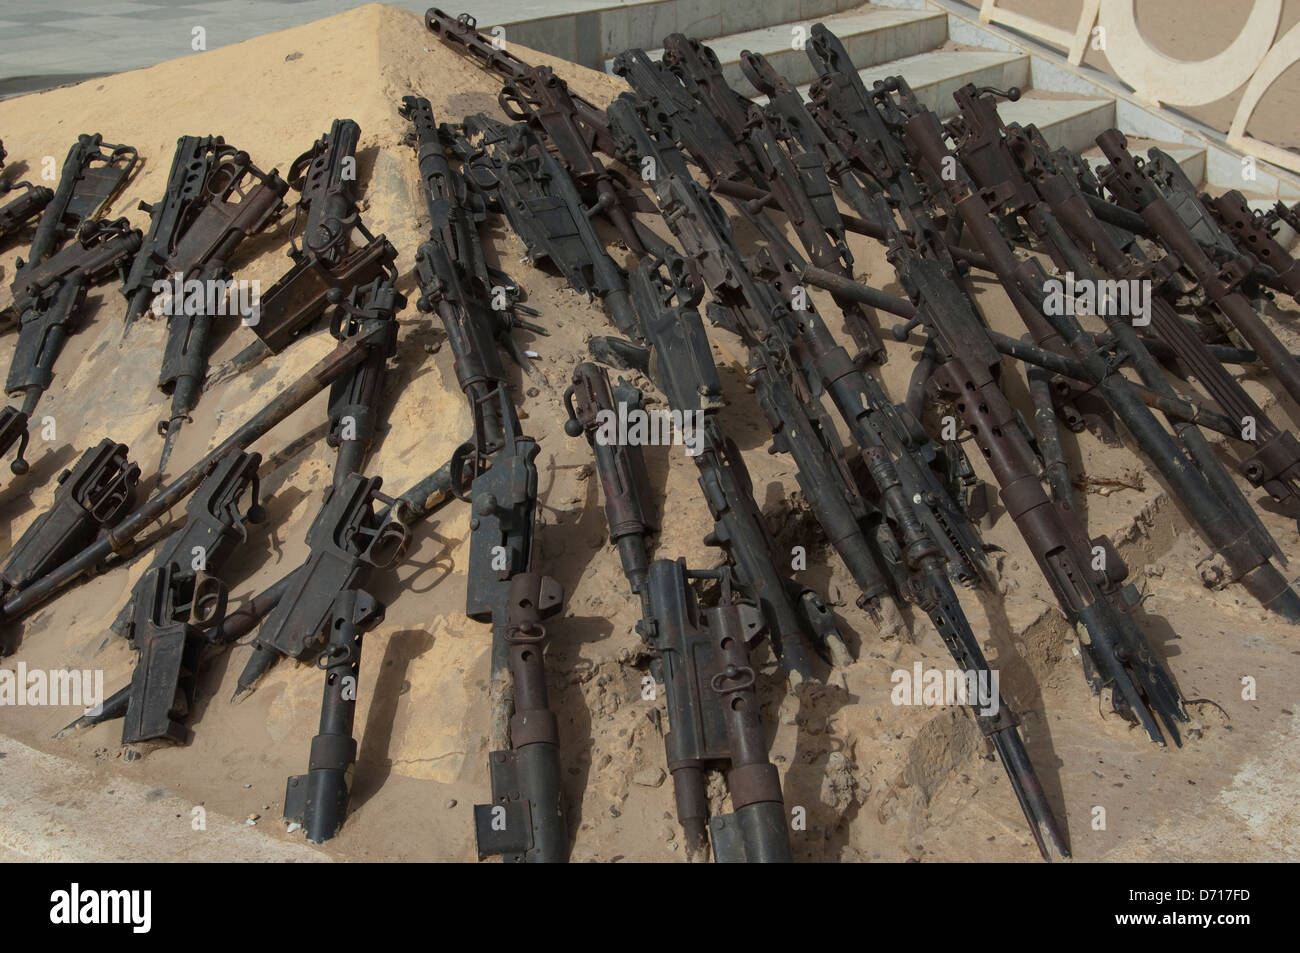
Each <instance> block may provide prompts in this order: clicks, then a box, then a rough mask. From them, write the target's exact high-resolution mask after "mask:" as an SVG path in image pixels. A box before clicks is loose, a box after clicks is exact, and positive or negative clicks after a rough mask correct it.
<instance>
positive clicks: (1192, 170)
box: [1082, 136, 1205, 188]
mask: <svg viewBox="0 0 1300 953" xmlns="http://www.w3.org/2000/svg"><path fill="white" fill-rule="evenodd" d="M1128 140H1129V141H1128V149H1129V152H1131V153H1133V154H1134V155H1138V156H1145V155H1146V154H1147V150H1148V149H1150V148H1151V147H1152V146H1156V147H1158V148H1159V149H1160V150H1162V151H1163V152H1167V153H1169V155H1171V156H1173V158H1174V161H1175V162H1177V163H1178V165H1179V166H1180V167H1181V168H1182V170H1183V172H1184V173H1186V175H1187V178H1189V179H1191V181H1192V184H1193V185H1195V186H1196V187H1197V188H1200V187H1202V186H1203V185H1204V184H1205V147H1204V146H1189V145H1185V144H1183V143H1178V142H1156V141H1155V140H1152V139H1136V138H1134V137H1133V136H1129V137H1128ZM1082 155H1083V158H1084V161H1086V162H1087V163H1088V165H1090V166H1092V168H1093V169H1094V170H1096V169H1097V168H1098V167H1100V166H1103V165H1106V164H1107V162H1106V157H1105V156H1104V155H1102V152H1101V149H1100V148H1099V147H1098V146H1097V145H1096V144H1095V143H1094V144H1093V145H1092V146H1091V147H1090V148H1088V149H1085V150H1083V151H1082Z"/></svg>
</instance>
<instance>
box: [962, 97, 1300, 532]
mask: <svg viewBox="0 0 1300 953" xmlns="http://www.w3.org/2000/svg"><path fill="white" fill-rule="evenodd" d="M960 102H961V100H960V99H959V103H960ZM968 108H969V110H970V111H974V110H980V111H981V114H982V115H983V116H984V117H986V118H985V120H984V121H983V125H984V126H985V127H989V126H990V122H989V120H990V119H991V118H993V117H990V116H989V113H988V111H989V110H991V109H993V106H992V103H991V102H990V101H988V100H986V99H985V98H984V97H979V98H978V99H976V98H971V99H970V100H969V107H967V106H966V105H963V113H962V115H963V116H964V115H966V113H967V111H968ZM1002 132H1003V138H1004V139H1005V141H1006V146H1007V150H1008V151H1007V154H1006V156H1005V158H1004V159H1003V161H1001V162H998V163H997V164H996V165H994V166H993V168H994V169H996V170H998V171H996V172H995V173H994V174H995V175H1005V176H1015V175H1019V176H1021V177H1022V179H1023V180H1024V181H1027V182H1028V183H1029V184H1030V185H1031V186H1032V188H1033V189H1034V190H1035V193H1036V194H1035V195H1033V196H1031V201H1030V202H1029V204H1028V205H1026V206H1025V213H1024V214H1025V215H1026V221H1027V222H1029V224H1030V227H1031V229H1034V230H1035V231H1036V232H1037V233H1038V234H1039V235H1041V236H1042V237H1043V238H1044V239H1045V240H1047V242H1048V245H1049V248H1053V249H1057V251H1056V254H1057V255H1059V256H1060V257H1061V259H1062V262H1063V264H1064V265H1065V267H1066V268H1067V269H1070V270H1072V271H1074V272H1075V274H1077V275H1079V276H1080V277H1083V278H1085V279H1088V280H1093V281H1096V280H1097V279H1098V277H1099V276H1097V275H1096V274H1095V273H1094V272H1093V270H1092V268H1091V266H1090V264H1089V261H1088V260H1087V258H1085V257H1084V256H1087V257H1089V258H1095V260H1096V261H1097V263H1098V264H1099V265H1100V266H1101V268H1103V269H1105V271H1106V272H1107V273H1109V274H1110V275H1111V276H1113V277H1114V278H1117V279H1120V280H1124V281H1147V282H1149V283H1150V285H1151V287H1152V298H1151V324H1152V328H1153V329H1154V330H1155V332H1156V333H1157V334H1158V335H1159V338H1157V339H1146V338H1139V337H1137V336H1136V334H1135V333H1134V332H1133V330H1132V328H1131V327H1129V326H1128V325H1127V324H1126V323H1124V322H1122V321H1119V320H1117V319H1116V318H1115V316H1113V315H1107V316H1106V317H1107V318H1108V319H1109V320H1108V324H1109V325H1111V326H1112V327H1113V329H1114V333H1115V340H1116V341H1117V342H1118V344H1119V346H1120V348H1121V349H1122V350H1123V352H1124V353H1125V355H1127V356H1130V357H1131V358H1132V359H1133V360H1134V366H1135V367H1136V368H1137V370H1138V371H1139V373H1140V374H1141V376H1142V378H1143V380H1144V381H1145V382H1147V383H1148V384H1149V385H1151V386H1153V387H1155V388H1157V389H1158V390H1159V391H1160V392H1162V393H1164V394H1166V395H1169V396H1172V395H1173V391H1172V389H1170V388H1169V387H1168V385H1167V384H1164V382H1163V378H1162V376H1161V374H1160V371H1159V369H1158V368H1156V367H1155V366H1154V362H1153V361H1152V360H1151V358H1152V357H1157V356H1158V353H1157V349H1156V348H1155V347H1154V344H1155V343H1156V342H1157V341H1158V342H1163V343H1164V344H1165V345H1167V346H1168V347H1169V349H1170V351H1171V352H1172V355H1173V356H1174V357H1175V358H1177V360H1178V361H1179V362H1180V363H1181V364H1182V365H1183V366H1185V367H1186V368H1188V369H1190V370H1191V371H1192V373H1193V374H1195V376H1196V379H1197V380H1198V381H1199V382H1200V384H1201V386H1202V387H1204V388H1205V390H1206V391H1207V392H1208V393H1209V394H1210V396H1212V397H1213V398H1214V399H1215V401H1216V402H1217V403H1218V404H1219V406H1220V407H1223V408H1224V409H1225V410H1226V411H1227V412H1228V413H1229V415H1230V416H1231V417H1232V418H1233V419H1234V420H1235V421H1237V422H1238V423H1240V422H1241V421H1243V420H1245V419H1247V418H1250V419H1253V420H1254V421H1255V422H1256V439H1255V441H1252V444H1253V449H1254V453H1253V454H1252V455H1251V456H1250V457H1249V458H1248V459H1246V460H1245V461H1243V462H1242V463H1241V470H1242V473H1243V474H1244V475H1245V476H1246V478H1247V479H1248V480H1249V481H1250V482H1251V484H1252V485H1254V486H1260V487H1263V488H1264V489H1265V490H1267V491H1268V493H1269V494H1270V495H1271V496H1272V497H1273V499H1274V500H1276V501H1278V502H1286V503H1288V504H1289V505H1292V506H1294V502H1292V501H1295V500H1296V499H1297V489H1298V486H1297V483H1296V479H1297V477H1300V443H1297V441H1296V439H1295V437H1294V436H1293V435H1292V434H1291V433H1290V432H1289V431H1282V430H1279V428H1278V427H1277V426H1276V425H1275V424H1274V423H1273V422H1272V420H1271V419H1270V418H1269V416H1268V414H1267V413H1266V412H1265V411H1264V410H1263V409H1262V408H1261V407H1260V406H1259V405H1258V404H1257V403H1256V402H1255V400H1254V398H1252V397H1251V396H1250V395H1249V394H1248V393H1246V391H1245V389H1244V388H1242V386H1241V384H1240V383H1239V382H1238V381H1237V379H1236V378H1235V377H1233V376H1232V375H1231V374H1229V373H1228V372H1227V371H1226V370H1225V369H1224V367H1223V364H1222V363H1221V361H1222V358H1221V357H1220V356H1219V354H1217V353H1216V351H1215V349H1214V348H1212V347H1211V346H1210V345H1208V344H1206V343H1205V342H1204V341H1203V340H1202V339H1201V337H1200V335H1198V334H1197V333H1196V332H1195V331H1194V330H1193V329H1192V328H1190V327H1189V326H1188V325H1187V324H1186V323H1185V322H1184V321H1183V320H1182V319H1181V318H1180V317H1179V316H1178V314H1177V313H1176V312H1175V311H1174V310H1173V307H1172V306H1171V305H1170V303H1169V302H1168V300H1167V299H1166V298H1165V297H1164V296H1163V295H1158V294H1157V290H1158V289H1160V288H1161V286H1162V285H1163V284H1164V283H1165V282H1164V278H1165V276H1167V275H1169V274H1170V273H1171V271H1172V269H1173V268H1174V267H1176V263H1175V262H1172V261H1170V260H1169V259H1164V260H1161V261H1158V262H1155V261H1151V260H1150V259H1145V260H1135V259H1134V258H1133V257H1132V256H1130V255H1129V254H1127V253H1126V252H1125V250H1124V249H1123V247H1121V245H1119V244H1118V243H1117V241H1116V240H1115V238H1114V236H1113V230H1112V229H1108V228H1107V227H1106V226H1105V224H1104V223H1102V222H1101V221H1099V220H1098V219H1097V218H1096V217H1095V216H1094V215H1093V212H1092V209H1091V208H1090V207H1089V206H1088V203H1087V201H1086V193H1084V192H1083V191H1082V190H1081V189H1080V187H1079V186H1078V184H1077V182H1076V180H1074V179H1073V177H1071V176H1070V175H1068V174H1067V170H1064V169H1062V168H1061V164H1060V163H1061V157H1060V155H1059V154H1058V153H1055V152H1052V151H1051V150H1049V149H1048V148H1047V145H1046V143H1045V142H1043V140H1042V136H1041V134H1040V133H1039V132H1038V130H1037V128H1035V127H1034V126H1027V127H1023V128H1022V127H1020V126H1016V125H1013V126H1010V127H1003V128H1002ZM974 138H975V137H974V135H973V134H970V133H968V134H966V135H964V136H962V137H961V138H959V139H958V143H959V146H958V154H959V155H961V157H962V160H963V163H964V164H965V165H966V167H967V169H968V171H970V172H971V173H972V174H973V175H975V176H976V181H977V182H980V184H981V185H984V186H985V187H988V186H987V185H985V183H986V182H988V181H995V179H993V178H992V177H991V176H986V177H984V179H983V181H981V175H980V165H979V164H973V163H972V162H971V161H969V160H968V159H967V158H966V155H967V154H969V153H971V152H973V151H975V150H977V149H980V148H982V147H979V146H974V145H973V142H974ZM982 138H983V137H981V139H982ZM1039 199H1041V202H1042V205H1045V206H1046V208H1043V207H1042V206H1040V205H1037V201H1038V200H1039ZM1067 235H1068V239H1070V240H1072V242H1071V241H1070V240H1067V237H1066V236H1067ZM1148 351H1149V352H1150V355H1151V356H1150V357H1148V356H1147V354H1146V352H1148ZM1185 427H1186V425H1176V426H1175V430H1176V431H1177V432H1178V433H1179V436H1180V438H1182V439H1183V443H1184V446H1186V447H1187V448H1188V450H1189V452H1191V453H1192V455H1193V457H1194V458H1195V459H1196V461H1197V464H1198V465H1199V466H1200V467H1201V469H1202V471H1203V472H1204V473H1205V474H1206V477H1207V479H1211V480H1212V481H1213V482H1214V483H1215V490H1216V492H1217V493H1218V494H1219V496H1220V498H1221V499H1223V500H1224V502H1225V504H1227V505H1229V506H1230V507H1232V508H1233V510H1234V512H1235V513H1236V514H1237V516H1238V518H1239V519H1241V520H1242V521H1243V523H1245V524H1246V525H1247V526H1253V527H1254V529H1255V534H1256V536H1257V538H1258V539H1259V540H1261V543H1262V545H1265V546H1268V547H1270V548H1272V549H1273V550H1274V551H1277V545H1276V543H1274V542H1272V541H1271V538H1270V537H1269V535H1268V533H1267V531H1266V530H1264V529H1263V527H1262V525H1260V524H1259V520H1258V517H1257V516H1256V515H1255V513H1254V511H1253V510H1251V508H1250V507H1249V505H1248V504H1245V501H1244V499H1243V498H1242V497H1241V495H1240V493H1239V492H1238V491H1237V490H1236V487H1235V485H1232V484H1231V481H1226V482H1225V478H1224V476H1223V475H1222V467H1221V466H1220V465H1219V462H1218V460H1217V458H1215V457H1214V455H1213V453H1212V452H1211V451H1209V450H1208V448H1207V447H1205V446H1204V444H1205V440H1204V438H1203V437H1201V436H1200V435H1199V434H1198V433H1194V432H1192V431H1188V430H1186V429H1184V428H1185ZM1230 436H1233V437H1234V438H1237V439H1240V438H1241V436H1242V431H1241V430H1240V429H1239V428H1234V430H1233V433H1231V434H1230Z"/></svg>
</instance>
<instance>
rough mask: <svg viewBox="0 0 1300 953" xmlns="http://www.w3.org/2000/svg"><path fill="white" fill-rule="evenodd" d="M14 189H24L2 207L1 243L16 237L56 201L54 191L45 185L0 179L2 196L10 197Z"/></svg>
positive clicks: (0, 206) (0, 213) (0, 219)
mask: <svg viewBox="0 0 1300 953" xmlns="http://www.w3.org/2000/svg"><path fill="white" fill-rule="evenodd" d="M14 189H22V192H21V193H19V195H18V196H17V197H16V198H13V199H10V200H9V201H8V202H6V203H5V204H4V205H0V242H3V241H5V240H7V239H8V238H9V237H10V236H11V235H16V234H17V233H18V232H19V231H21V230H22V229H23V228H24V227H25V226H26V225H27V223H28V222H30V221H31V220H32V219H34V218H36V216H38V215H40V214H41V210H42V209H44V208H45V206H47V205H49V204H50V202H51V201H53V199H54V191H53V190H52V189H47V188H45V187H44V186H43V185H33V184H32V183H30V182H11V181H9V180H8V179H0V195H8V194H9V193H10V192H12V191H13V190H14Z"/></svg>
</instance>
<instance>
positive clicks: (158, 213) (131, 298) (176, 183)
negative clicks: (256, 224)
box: [122, 136, 238, 333]
mask: <svg viewBox="0 0 1300 953" xmlns="http://www.w3.org/2000/svg"><path fill="white" fill-rule="evenodd" d="M237 152H238V150H236V149H235V147H234V146H228V145H226V143H225V140H223V139H222V138H221V137H220V136H215V137H214V136H181V137H180V138H179V139H177V140H176V151H175V153H173V155H172V165H171V171H170V172H169V173H168V174H167V187H166V189H165V190H164V191H163V195H162V198H160V199H159V200H158V201H157V202H155V203H154V204H153V205H146V204H145V203H144V202H141V203H140V210H141V211H143V212H148V213H149V231H148V233H147V234H146V235H145V237H144V241H143V242H142V243H141V245H140V251H139V253H137V255H136V256H135V259H134V260H133V261H132V262H131V270H130V271H129V272H127V275H126V280H125V281H124V282H123V283H122V294H123V295H124V296H125V297H126V300H127V311H126V324H125V327H124V329H123V331H124V333H125V331H128V330H130V327H131V325H132V323H133V322H134V321H135V319H136V318H138V317H139V316H140V315H141V314H142V313H143V312H144V310H145V309H146V308H147V307H148V305H149V302H150V301H151V300H152V299H153V297H154V290H153V289H154V285H155V283H156V282H157V281H159V280H160V279H162V278H164V277H165V276H166V275H167V266H168V264H170V263H171V261H172V256H173V254H174V252H175V251H176V247H177V245H178V244H179V242H180V240H181V237H182V236H183V235H184V234H185V231H186V230H187V229H188V228H189V226H190V225H191V224H192V223H193V221H194V218H195V216H196V215H197V214H198V212H199V210H200V209H201V208H202V206H203V203H204V202H205V201H206V199H207V195H208V193H207V191H206V190H207V187H208V185H209V175H210V174H211V172H212V169H213V166H214V165H215V164H216V163H217V162H218V161H219V160H220V159H221V158H223V157H225V156H230V157H233V156H235V155H236V154H237Z"/></svg>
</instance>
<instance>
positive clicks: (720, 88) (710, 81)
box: [664, 33, 885, 363]
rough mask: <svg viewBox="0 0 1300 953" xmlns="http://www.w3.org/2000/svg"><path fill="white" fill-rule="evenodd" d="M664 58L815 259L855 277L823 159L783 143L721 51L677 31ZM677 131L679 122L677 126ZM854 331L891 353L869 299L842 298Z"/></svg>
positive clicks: (874, 350)
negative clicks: (726, 73) (731, 81)
mask: <svg viewBox="0 0 1300 953" xmlns="http://www.w3.org/2000/svg"><path fill="white" fill-rule="evenodd" d="M664 63H665V65H667V66H668V67H669V68H670V69H671V70H672V71H673V72H674V73H676V74H677V76H678V77H680V78H681V80H682V82H683V84H684V85H685V86H686V88H687V89H688V90H690V92H691V93H692V94H693V95H694V96H695V97H696V98H697V99H698V100H700V101H701V102H703V103H705V104H707V106H708V108H709V110H710V112H712V114H713V116H714V118H715V119H717V120H718V122H719V123H720V124H721V125H722V127H723V128H724V129H725V130H726V131H727V133H728V134H729V135H730V136H731V137H732V140H733V141H734V142H736V143H737V144H738V145H740V146H741V147H743V148H744V150H745V152H746V154H747V156H748V157H749V162H748V166H749V167H750V168H751V169H752V170H753V171H754V173H755V175H756V176H757V178H756V179H755V182H756V184H758V185H759V186H760V187H763V188H765V189H766V190H767V191H768V192H769V193H770V194H771V195H772V196H773V197H774V198H775V199H776V204H777V205H778V206H779V207H780V208H781V210H782V211H783V212H784V213H785V215H786V217H787V218H788V219H789V220H790V224H791V226H792V227H793V228H794V230H795V233H796V234H797V235H798V236H799V240H800V242H801V243H802V244H803V246H804V248H805V250H806V251H807V253H808V255H809V258H810V259H811V261H812V263H813V264H814V265H815V266H817V267H819V268H824V269H827V270H829V271H832V272H834V273H836V274H840V275H843V276H844V277H846V278H852V277H853V255H852V253H851V252H850V251H849V247H848V244H847V242H846V240H845V236H846V233H847V226H846V223H845V220H844V216H843V215H842V214H841V213H840V211H839V207H838V205H837V204H836V202H835V196H834V194H833V193H832V191H831V183H830V179H829V176H828V173H827V170H826V168H825V167H824V165H823V156H822V155H819V154H817V153H814V152H803V153H799V154H796V155H795V156H794V157H793V158H792V157H791V156H790V155H789V154H787V153H786V151H785V150H784V149H782V148H781V145H780V141H779V134H780V130H779V129H778V125H777V121H776V114H775V113H774V112H773V113H769V112H768V111H767V110H764V109H763V108H762V107H760V106H758V105H756V104H754V103H752V102H750V100H749V99H748V98H747V97H745V96H742V95H741V94H740V93H738V92H736V91H735V90H734V89H732V88H731V87H730V86H729V85H728V84H727V81H726V79H725V78H724V77H723V75H722V66H721V64H720V63H719V62H718V58H717V55H716V54H714V52H713V51H712V50H711V49H709V48H708V47H707V46H704V45H703V44H702V43H700V42H699V41H698V40H692V39H688V38H687V37H685V36H683V35H682V34H680V33H674V34H672V35H671V36H669V37H668V38H667V39H665V40H664ZM670 128H671V127H670ZM741 208H742V211H744V212H745V213H746V214H747V215H748V216H749V217H750V218H751V220H753V221H755V222H756V224H758V225H759V227H760V228H761V227H763V226H764V225H765V224H766V219H764V218H760V217H759V216H760V215H761V213H757V214H756V213H755V211H754V210H752V209H751V208H750V207H749V206H748V205H742V206H741ZM835 303H836V305H837V307H839V309H840V311H841V312H842V313H843V315H844V317H845V320H846V321H847V322H848V326H849V329H850V333H851V334H852V335H853V337H854V340H855V342H856V343H857V344H858V346H859V347H861V348H862V349H863V350H864V351H865V353H866V355H867V356H868V357H870V359H871V360H873V361H875V362H876V363H881V362H883V360H884V358H885V348H884V343H883V342H882V341H881V339H880V336H879V334H878V333H877V332H876V329H875V328H874V327H872V326H871V324H870V322H869V321H868V320H867V315H866V314H865V313H864V312H863V310H862V306H861V304H859V303H858V302H856V301H853V300H851V299H843V298H839V299H836V302H835Z"/></svg>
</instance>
